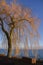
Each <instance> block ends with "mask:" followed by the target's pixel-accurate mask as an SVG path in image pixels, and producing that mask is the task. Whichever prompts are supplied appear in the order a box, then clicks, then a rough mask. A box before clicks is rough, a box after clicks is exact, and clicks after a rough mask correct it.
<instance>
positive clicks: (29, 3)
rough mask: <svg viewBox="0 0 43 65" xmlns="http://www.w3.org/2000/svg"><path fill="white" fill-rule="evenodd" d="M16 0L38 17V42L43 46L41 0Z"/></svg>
mask: <svg viewBox="0 0 43 65" xmlns="http://www.w3.org/2000/svg"><path fill="white" fill-rule="evenodd" d="M7 1H8V3H9V1H13V0H7ZM18 1H19V3H20V4H22V5H23V6H26V7H28V8H30V9H32V12H33V14H34V15H35V16H37V17H38V18H39V19H40V27H39V30H38V31H39V33H40V39H39V43H40V45H41V46H43V0H18ZM1 42H2V34H1V32H0V43H1Z"/></svg>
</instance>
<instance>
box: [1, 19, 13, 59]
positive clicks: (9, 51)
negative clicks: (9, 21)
mask: <svg viewBox="0 0 43 65" xmlns="http://www.w3.org/2000/svg"><path fill="white" fill-rule="evenodd" d="M0 21H1V27H2V31H3V32H4V33H5V35H6V37H7V40H8V53H7V56H8V57H9V58H11V53H12V44H11V36H9V34H8V32H7V31H6V30H5V29H4V24H3V20H2V19H1V18H0Z"/></svg>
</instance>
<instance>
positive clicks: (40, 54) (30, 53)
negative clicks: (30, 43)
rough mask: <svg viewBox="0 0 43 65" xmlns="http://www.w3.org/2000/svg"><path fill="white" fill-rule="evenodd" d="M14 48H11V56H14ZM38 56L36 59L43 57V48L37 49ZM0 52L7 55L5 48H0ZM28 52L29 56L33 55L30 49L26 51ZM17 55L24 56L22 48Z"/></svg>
mask: <svg viewBox="0 0 43 65" xmlns="http://www.w3.org/2000/svg"><path fill="white" fill-rule="evenodd" d="M14 51H15V50H13V51H12V56H14V55H15V52H14ZM37 53H38V56H37V58H38V59H43V49H40V50H38V52H37ZM0 54H5V55H7V50H6V49H0ZM28 54H29V57H31V58H32V57H35V56H34V55H33V54H32V50H29V51H28ZM18 56H20V57H23V56H24V51H23V50H20V53H19V55H18Z"/></svg>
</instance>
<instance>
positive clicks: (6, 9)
mask: <svg viewBox="0 0 43 65" xmlns="http://www.w3.org/2000/svg"><path fill="white" fill-rule="evenodd" d="M0 25H1V29H2V31H3V32H4V33H5V35H6V37H7V40H8V54H7V56H8V57H11V53H12V43H14V45H15V48H16V47H17V49H18V50H16V51H17V52H16V53H19V47H18V44H20V42H21V41H23V40H24V41H25V42H26V41H27V38H28V37H29V35H31V36H32V37H31V38H34V36H36V35H37V30H38V25H39V20H38V19H37V18H36V17H33V16H32V12H31V9H29V8H26V7H22V6H20V5H19V4H14V3H13V2H12V3H11V4H7V2H6V1H4V0H3V1H1V2H0ZM27 36H28V37H27ZM31 38H30V39H31ZM25 39H26V40H25ZM24 41H23V42H24ZM31 41H32V40H31ZM24 44H25V46H26V49H27V46H28V45H26V44H28V43H24ZM32 44H33V43H32ZM32 44H31V45H32Z"/></svg>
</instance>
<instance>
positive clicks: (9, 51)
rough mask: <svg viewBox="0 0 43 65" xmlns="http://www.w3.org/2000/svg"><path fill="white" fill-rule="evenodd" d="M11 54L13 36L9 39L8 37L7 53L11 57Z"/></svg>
mask: <svg viewBox="0 0 43 65" xmlns="http://www.w3.org/2000/svg"><path fill="white" fill-rule="evenodd" d="M11 54H12V43H11V37H9V39H8V54H7V56H8V57H9V58H11Z"/></svg>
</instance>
